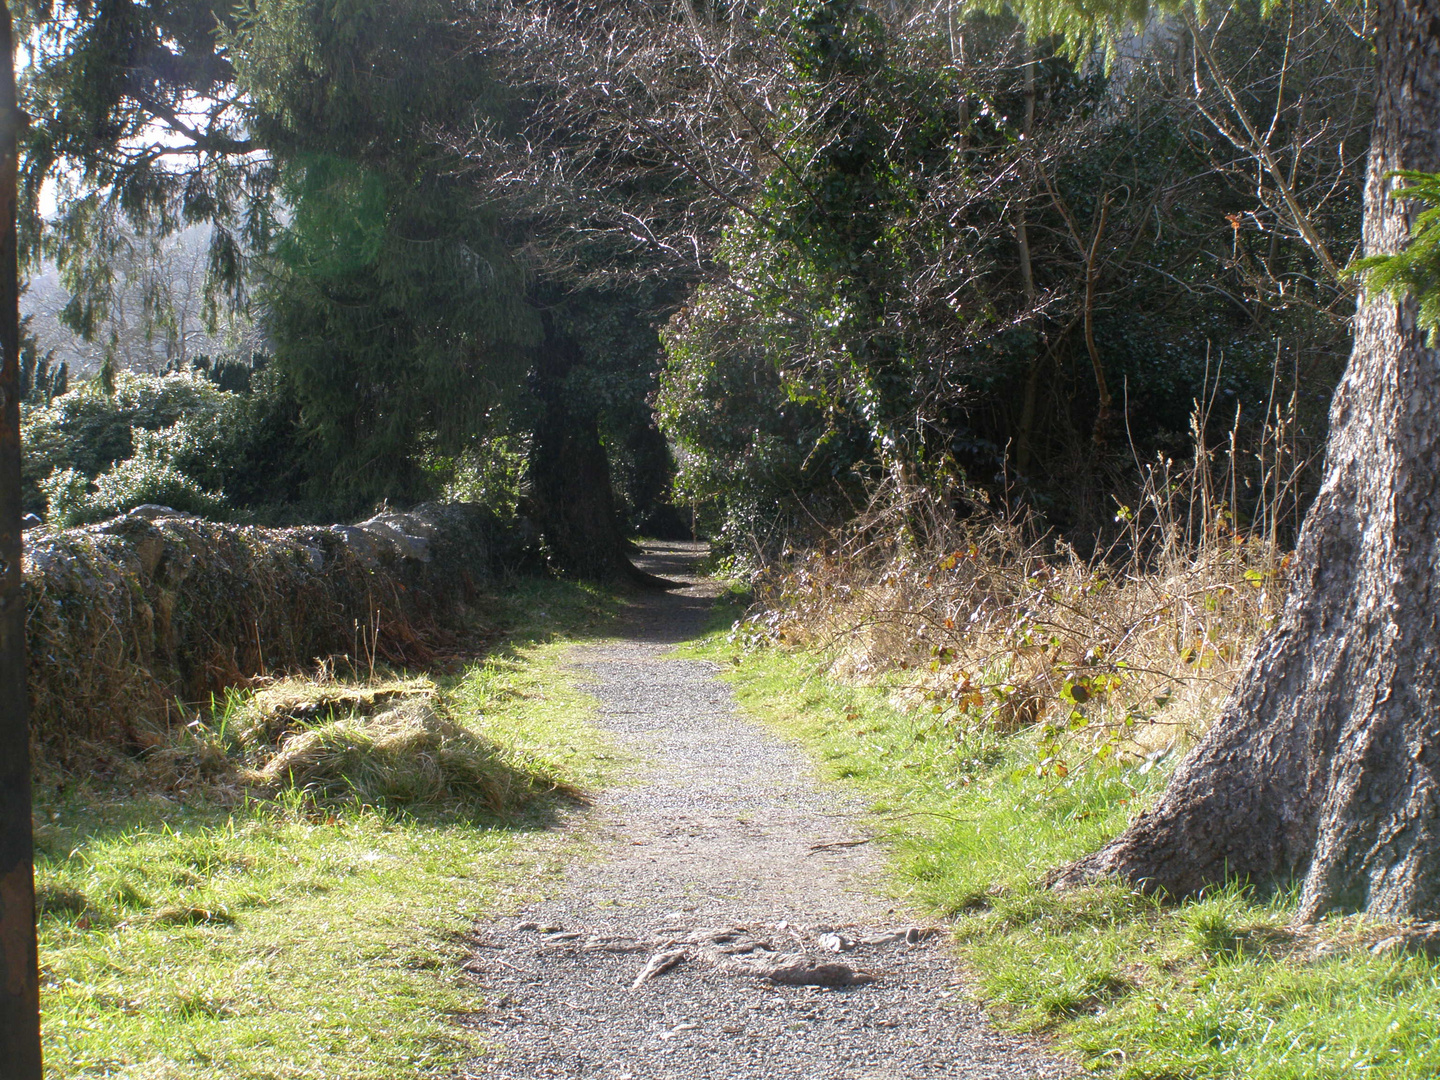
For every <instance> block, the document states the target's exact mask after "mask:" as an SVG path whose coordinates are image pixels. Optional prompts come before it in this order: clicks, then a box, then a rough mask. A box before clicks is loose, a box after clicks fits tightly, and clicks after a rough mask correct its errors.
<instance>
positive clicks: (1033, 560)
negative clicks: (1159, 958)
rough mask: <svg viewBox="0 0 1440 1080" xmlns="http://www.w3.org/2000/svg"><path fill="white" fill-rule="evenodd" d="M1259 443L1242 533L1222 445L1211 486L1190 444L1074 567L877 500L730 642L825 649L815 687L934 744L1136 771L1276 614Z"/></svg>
mask: <svg viewBox="0 0 1440 1080" xmlns="http://www.w3.org/2000/svg"><path fill="white" fill-rule="evenodd" d="M1201 430H1203V425H1202V424H1201V423H1200V422H1199V420H1198V419H1197V423H1196V431H1197V437H1198V432H1199V431H1201ZM1268 431H1269V438H1268V440H1267V443H1266V445H1265V448H1264V451H1263V452H1262V453H1260V454H1258V455H1256V457H1258V459H1259V460H1260V461H1261V462H1262V463H1263V462H1265V461H1269V462H1270V463H1271V465H1270V467H1269V469H1268V470H1262V471H1263V478H1262V480H1261V481H1260V483H1259V486H1260V487H1261V488H1262V489H1263V490H1265V491H1266V492H1268V493H1269V495H1270V497H1269V499H1268V501H1267V502H1265V503H1264V504H1263V505H1261V506H1259V507H1257V508H1256V509H1255V511H1254V513H1253V514H1252V516H1251V519H1250V522H1249V524H1248V526H1245V527H1241V528H1237V525H1236V514H1235V511H1234V510H1233V509H1232V504H1231V503H1229V502H1228V501H1226V500H1225V499H1224V498H1222V497H1221V496H1220V495H1219V494H1218V493H1221V492H1224V493H1227V494H1228V492H1229V491H1230V490H1231V489H1232V488H1234V487H1236V486H1237V483H1238V481H1236V479H1235V475H1234V474H1235V471H1236V470H1237V469H1240V468H1242V466H1243V463H1242V462H1241V461H1239V460H1237V456H1236V455H1235V453H1234V446H1235V444H1234V443H1233V442H1232V444H1231V449H1230V452H1229V453H1228V455H1227V457H1226V459H1225V461H1226V471H1225V472H1224V473H1223V474H1219V475H1217V473H1216V471H1215V462H1214V460H1213V459H1214V456H1215V455H1213V454H1212V453H1210V452H1208V451H1206V450H1205V449H1204V448H1203V444H1202V449H1201V451H1200V452H1199V453H1198V454H1197V455H1196V457H1195V458H1194V460H1193V461H1192V462H1191V463H1190V465H1189V467H1188V468H1186V469H1177V468H1176V466H1175V464H1174V463H1173V462H1172V461H1170V460H1168V459H1160V460H1159V461H1157V462H1156V463H1155V464H1154V465H1153V466H1151V467H1150V468H1149V469H1147V470H1146V473H1145V484H1144V487H1143V489H1142V492H1141V498H1140V500H1139V501H1138V504H1137V506H1135V507H1130V506H1125V505H1121V506H1119V507H1118V508H1117V513H1116V515H1115V520H1116V525H1117V530H1118V531H1117V532H1116V533H1115V534H1114V536H1113V539H1112V541H1111V543H1110V544H1109V545H1108V546H1107V547H1106V548H1104V549H1102V550H1100V551H1098V552H1097V553H1095V554H1094V555H1092V556H1090V557H1082V556H1081V555H1080V554H1079V553H1078V552H1077V551H1076V550H1075V549H1074V548H1073V547H1071V546H1069V545H1067V544H1066V543H1064V542H1063V541H1058V540H1053V539H1051V538H1049V537H1043V536H1042V537H1036V536H1034V535H1033V531H1032V530H1030V529H1029V528H1028V522H1027V521H1025V520H1024V519H1023V518H1017V517H1005V516H1002V515H1000V514H998V513H995V512H994V511H991V510H989V509H986V508H982V509H980V511H979V512H977V513H974V514H972V516H971V517H970V518H967V519H965V520H963V521H957V520H956V518H955V515H954V513H953V512H952V510H951V509H950V507H949V506H948V505H947V504H945V503H942V502H939V501H938V500H936V499H934V498H933V497H932V496H930V495H929V494H928V493H927V492H925V491H924V490H920V489H913V490H909V491H895V490H894V489H889V490H886V491H883V492H881V493H880V495H879V496H877V498H876V499H875V500H874V501H873V502H872V509H871V511H870V512H869V513H868V514H867V515H865V516H864V517H862V518H860V519H859V520H858V521H857V522H856V523H855V524H854V525H853V526H852V527H851V529H850V530H849V531H847V532H845V533H843V534H839V535H836V536H835V537H833V538H832V540H831V543H830V544H829V545H828V546H827V547H826V548H823V549H821V550H818V551H812V552H809V553H805V554H799V555H796V554H792V555H791V556H790V558H789V560H788V561H787V562H784V563H781V564H778V565H776V566H773V567H771V568H769V569H767V570H765V571H762V572H761V573H760V574H759V575H758V577H757V579H756V585H755V587H756V593H757V597H758V600H757V603H756V605H755V609H754V610H753V613H752V614H751V615H750V616H749V617H748V618H747V619H746V620H744V621H743V622H741V623H739V624H737V626H736V630H735V632H734V635H733V640H734V641H735V642H737V643H738V644H741V645H742V646H746V647H754V646H759V645H777V646H783V647H790V648H808V649H818V650H823V651H825V652H826V654H827V655H828V656H830V657H831V658H832V665H831V670H832V673H834V674H836V675H837V676H840V677H843V678H849V679H855V680H861V681H866V682H880V683H883V684H885V685H889V686H891V687H892V689H893V694H894V696H896V697H897V699H899V700H900V701H902V702H903V703H904V704H905V705H906V707H907V708H910V709H914V710H917V711H919V712H921V713H923V714H926V715H928V716H929V717H931V718H932V723H933V728H934V730H935V731H936V732H937V733H947V732H948V733H950V734H951V735H952V736H955V737H958V736H959V735H962V734H966V733H969V732H972V731H974V730H975V729H977V728H978V729H985V730H988V731H992V732H994V733H997V734H1001V735H1006V734H1013V733H1016V732H1020V731H1029V732H1031V733H1032V737H1033V739H1034V743H1035V751H1036V753H1035V760H1034V765H1033V768H1034V769H1035V770H1036V771H1037V772H1039V773H1040V774H1042V775H1050V776H1055V777H1060V778H1063V777H1065V776H1067V775H1068V774H1069V773H1070V772H1071V771H1072V770H1074V769H1076V768H1080V767H1083V766H1084V765H1085V764H1088V763H1091V762H1104V761H1108V760H1110V759H1113V758H1116V757H1125V758H1128V759H1132V760H1135V761H1140V762H1142V763H1141V765H1140V767H1141V768H1142V769H1144V770H1146V771H1148V770H1149V769H1150V768H1151V767H1153V765H1154V764H1155V763H1156V762H1158V761H1160V760H1162V759H1163V758H1165V757H1168V756H1169V754H1170V753H1171V751H1172V750H1173V748H1174V747H1175V746H1176V745H1178V744H1184V743H1188V742H1189V741H1190V740H1191V739H1193V738H1194V737H1195V736H1196V735H1198V734H1199V733H1200V732H1201V731H1203V730H1204V729H1205V728H1206V726H1207V725H1208V724H1209V722H1210V720H1211V719H1212V718H1213V717H1214V715H1215V713H1216V711H1217V710H1218V707H1219V704H1220V702H1221V700H1222V699H1223V698H1224V696H1225V695H1226V694H1227V693H1228V692H1229V689H1230V687H1231V685H1232V684H1233V682H1234V680H1235V678H1236V676H1237V673H1238V672H1239V670H1240V669H1241V668H1242V667H1243V665H1244V663H1245V661H1246V660H1247V659H1248V656H1249V653H1250V650H1251V647H1252V646H1253V644H1254V642H1255V641H1256V639H1257V638H1258V637H1259V636H1260V634H1261V632H1262V631H1263V630H1265V629H1266V628H1267V627H1268V626H1270V625H1271V624H1272V622H1273V620H1274V619H1275V618H1276V616H1277V615H1278V610H1279V602H1280V598H1281V595H1282V593H1283V586H1284V581H1285V575H1286V572H1287V570H1288V568H1289V564H1290V560H1289V556H1288V555H1286V554H1285V553H1284V552H1282V551H1281V550H1280V548H1279V545H1278V542H1277V539H1276V537H1277V536H1278V535H1280V533H1279V527H1278V525H1277V522H1278V521H1280V520H1282V519H1284V518H1286V516H1287V515H1288V514H1290V513H1293V502H1294V500H1295V499H1296V497H1297V496H1296V485H1295V483H1294V480H1295V476H1296V475H1297V474H1298V472H1299V470H1300V469H1301V468H1303V462H1299V461H1297V460H1296V455H1295V450H1294V448H1293V447H1286V446H1284V445H1283V443H1282V442H1281V439H1280V437H1281V436H1282V435H1283V427H1281V426H1279V425H1272V426H1271V427H1270V428H1269V429H1268ZM1277 461H1279V462H1284V463H1287V464H1285V466H1284V468H1285V469H1287V470H1288V472H1286V474H1285V475H1284V476H1281V475H1279V474H1278V473H1277V472H1276V471H1275V463H1276V462H1277Z"/></svg>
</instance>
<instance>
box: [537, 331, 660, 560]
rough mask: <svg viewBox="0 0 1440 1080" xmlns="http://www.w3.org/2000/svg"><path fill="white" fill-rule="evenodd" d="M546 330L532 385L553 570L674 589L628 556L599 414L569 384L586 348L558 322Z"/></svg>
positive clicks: (542, 511)
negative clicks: (557, 324)
mask: <svg viewBox="0 0 1440 1080" xmlns="http://www.w3.org/2000/svg"><path fill="white" fill-rule="evenodd" d="M543 325H544V337H543V339H542V341H541V343H540V345H539V346H538V347H537V349H536V354H535V366H534V370H533V376H532V380H531V389H532V391H533V392H534V394H535V397H536V399H537V401H538V405H539V409H538V414H537V417H536V421H535V431H534V441H533V443H532V446H531V452H530V502H531V506H532V509H533V511H534V513H535V516H536V517H537V519H538V521H537V525H538V526H539V528H540V532H541V535H542V536H544V538H545V546H546V548H547V549H548V553H549V558H550V562H551V565H553V566H554V567H555V568H556V569H558V570H561V571H563V572H566V573H571V574H576V575H578V576H580V577H583V578H588V579H590V580H592V581H611V580H616V579H622V578H623V579H627V580H630V581H633V582H636V583H639V584H645V585H667V584H669V582H664V581H662V580H661V579H659V578H655V577H652V576H650V575H649V574H646V573H643V572H642V571H640V570H637V569H636V568H635V566H634V565H633V564H632V563H631V562H630V560H629V559H628V558H627V557H626V555H625V547H626V545H625V535H624V532H623V531H622V529H621V527H620V517H619V515H618V514H617V513H616V509H615V494H614V489H613V487H612V484H611V479H610V461H609V458H607V457H606V454H605V447H604V446H603V445H602V444H601V442H600V429H599V425H598V422H597V419H596V415H595V410H594V409H593V408H587V407H585V405H584V404H583V403H581V402H576V401H574V400H572V399H573V393H572V392H571V391H570V389H569V388H568V387H567V386H566V382H565V377H566V376H567V375H568V374H569V373H570V372H571V371H572V370H573V369H574V368H575V367H576V365H578V364H579V362H580V359H581V352H580V346H579V344H578V343H577V342H575V341H573V340H572V339H571V338H570V337H568V336H567V335H565V334H564V333H562V332H561V331H559V330H558V328H557V327H556V326H555V323H554V320H553V319H552V318H551V316H550V315H548V314H547V315H545V316H544V318H543Z"/></svg>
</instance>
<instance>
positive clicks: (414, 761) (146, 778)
mask: <svg viewBox="0 0 1440 1080" xmlns="http://www.w3.org/2000/svg"><path fill="white" fill-rule="evenodd" d="M454 708H455V706H454V703H453V702H452V700H451V698H450V696H449V695H447V694H446V693H444V692H442V690H441V689H440V688H439V687H438V686H437V685H436V684H435V682H433V681H432V680H430V679H428V678H408V679H387V678H383V677H381V678H378V679H373V680H367V681H360V682H347V681H343V680H337V679H335V678H334V677H333V676H331V675H329V674H328V673H327V672H326V671H325V670H324V669H322V671H321V673H320V674H319V675H318V676H317V677H308V678H307V677H291V678H285V679H280V680H273V681H269V682H268V683H267V684H266V685H264V686H262V687H261V688H259V689H257V690H253V691H246V692H232V693H230V694H228V695H227V696H226V698H225V699H224V701H223V702H220V703H217V706H216V708H215V709H213V710H210V711H209V712H207V713H204V714H201V715H198V716H196V717H195V718H193V719H191V720H190V721H189V722H188V723H187V724H186V725H185V728H184V732H183V734H181V735H180V736H179V737H176V738H172V739H171V740H169V741H168V742H166V743H165V744H163V745H161V746H159V747H156V748H155V749H153V750H151V751H150V752H148V753H147V754H145V755H144V756H143V758H142V759H141V761H140V763H139V764H138V765H137V766H136V772H137V776H136V778H135V779H136V780H138V781H140V783H141V785H142V786H143V787H145V788H148V789H151V790H159V791H166V792H170V793H172V794H173V795H175V796H177V797H184V798H194V797H197V796H199V797H203V798H204V799H206V800H207V801H212V802H220V803H228V804H231V805H234V804H239V803H242V802H244V801H246V800H251V799H255V798H260V799H262V800H272V799H282V800H287V801H289V802H293V803H295V804H297V805H298V806H299V807H300V808H302V809H307V810H308V811H312V812H313V811H324V810H326V809H333V808H335V807H339V806H362V807H372V808H382V809H386V810H390V811H404V810H408V809H414V808H420V807H426V808H432V809H434V808H438V809H445V810H449V811H456V812H461V813H466V814H475V813H489V814H505V813H508V812H510V811H513V810H515V809H517V808H519V807H521V806H523V805H524V804H525V803H527V802H529V801H530V800H531V799H532V798H534V797H535V796H536V795H538V794H541V793H546V792H553V791H560V792H561V793H562V794H566V795H570V796H572V797H578V793H577V792H575V791H573V790H572V789H570V788H569V787H568V786H567V785H565V784H564V783H562V782H561V781H560V780H559V779H558V778H556V777H553V776H548V775H546V774H545V772H544V770H537V768H536V767H535V764H534V763H533V762H524V763H521V762H518V761H513V760H511V756H512V755H510V754H509V753H508V752H507V751H505V750H503V749H502V748H501V747H499V746H498V745H497V744H496V743H494V742H492V741H491V740H490V739H488V738H486V737H485V736H484V735H483V734H481V732H480V731H479V730H478V729H477V728H475V727H474V726H472V724H473V722H475V721H483V718H482V717H472V718H468V720H469V722H459V721H457V719H456V718H455V717H454V716H453V715H452V713H453V711H454ZM462 711H463V710H462Z"/></svg>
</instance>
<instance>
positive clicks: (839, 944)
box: [815, 933, 855, 953]
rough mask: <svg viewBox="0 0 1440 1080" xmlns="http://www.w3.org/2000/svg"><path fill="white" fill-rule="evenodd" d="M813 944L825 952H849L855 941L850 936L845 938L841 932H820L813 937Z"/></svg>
mask: <svg viewBox="0 0 1440 1080" xmlns="http://www.w3.org/2000/svg"><path fill="white" fill-rule="evenodd" d="M815 944H817V945H819V946H820V948H822V949H824V950H825V951H826V952H833V953H842V952H849V951H850V950H851V949H853V948H854V947H855V942H854V940H853V939H852V938H847V937H845V936H844V935H843V934H833V933H832V934H821V935H820V936H819V937H818V938H816V939H815Z"/></svg>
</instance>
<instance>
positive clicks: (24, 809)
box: [0, 2, 40, 1080]
mask: <svg viewBox="0 0 1440 1080" xmlns="http://www.w3.org/2000/svg"><path fill="white" fill-rule="evenodd" d="M13 34H14V26H13V23H12V22H11V18H10V7H9V5H8V4H7V3H3V2H0V55H3V58H4V68H3V69H0V1074H3V1075H4V1076H5V1077H6V1078H7V1080H9V1078H13V1080H39V1078H40V972H39V968H38V966H37V956H36V948H35V868H34V863H35V858H34V841H33V838H32V834H31V828H32V825H31V820H30V727H29V722H28V719H27V716H26V709H27V706H28V704H29V702H28V699H27V694H26V686H25V597H24V595H23V594H22V592H21V576H20V559H21V548H22V545H23V541H22V533H21V527H20V515H21V513H22V508H21V505H20V312H19V300H20V289H19V276H18V270H17V266H16V236H15V208H16V190H15V186H16V184H15V178H16V164H17V159H16V154H17V149H18V139H19V135H20V120H21V117H20V109H19V105H18V103H17V101H16V96H15V65H14V56H15V43H14V37H13Z"/></svg>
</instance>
